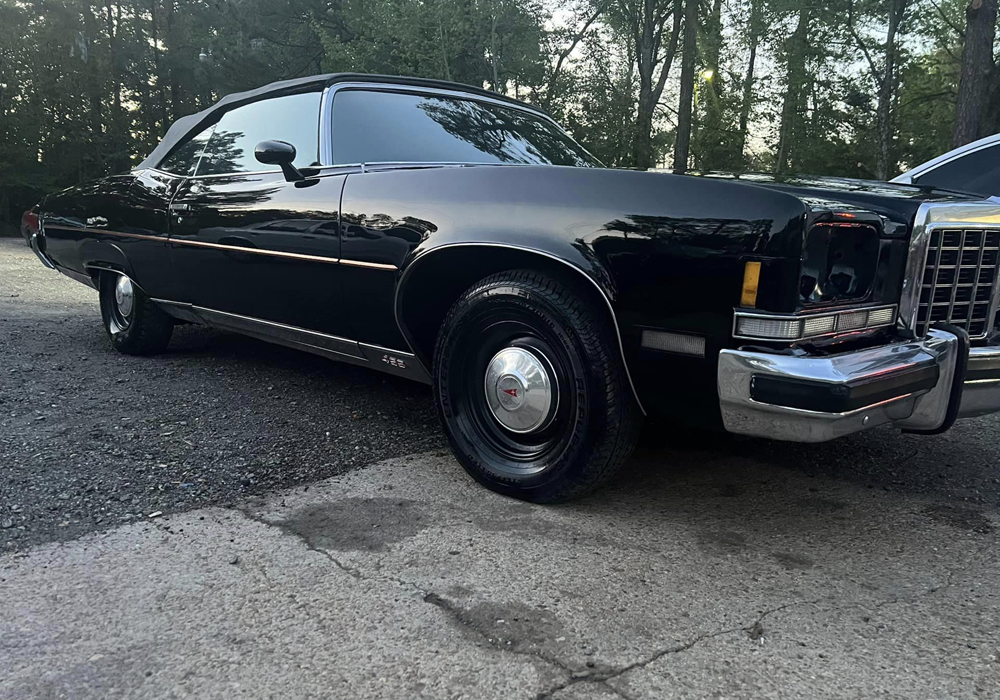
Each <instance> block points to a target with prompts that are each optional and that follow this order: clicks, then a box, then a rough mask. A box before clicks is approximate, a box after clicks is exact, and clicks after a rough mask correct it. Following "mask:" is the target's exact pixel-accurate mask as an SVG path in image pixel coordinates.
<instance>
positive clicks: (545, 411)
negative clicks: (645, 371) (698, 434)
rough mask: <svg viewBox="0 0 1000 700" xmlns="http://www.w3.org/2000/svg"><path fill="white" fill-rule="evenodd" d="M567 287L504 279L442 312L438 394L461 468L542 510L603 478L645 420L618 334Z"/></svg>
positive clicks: (478, 287) (523, 277)
mask: <svg viewBox="0 0 1000 700" xmlns="http://www.w3.org/2000/svg"><path fill="white" fill-rule="evenodd" d="M589 298H590V297H589V296H587V295H586V294H585V293H584V292H582V291H581V290H578V289H576V288H575V286H574V285H573V284H572V283H571V282H568V281H567V282H563V281H559V280H557V279H555V278H553V277H551V276H547V275H545V274H543V273H540V272H534V271H528V270H516V271H510V272H501V273H497V274H495V275H492V276H490V277H487V278H486V279H484V280H482V281H480V282H478V283H477V284H475V285H473V286H472V288H470V289H469V290H468V291H466V292H465V293H464V294H463V295H462V296H461V297H460V298H459V299H458V301H457V302H455V304H454V306H453V307H452V308H451V311H449V313H448V316H447V318H446V319H445V321H444V325H443V328H442V330H441V332H440V334H439V336H438V342H437V347H436V349H435V353H434V393H435V398H436V399H437V405H438V411H439V414H440V417H441V421H442V423H443V424H444V428H445V431H446V433H447V434H448V438H449V440H450V442H451V445H452V448H453V449H454V451H455V454H456V456H457V457H458V460H459V462H461V464H462V466H463V467H465V469H466V470H467V471H468V472H469V473H470V474H471V475H472V476H473V477H474V478H476V479H477V480H478V481H479V482H480V483H482V484H483V485H485V486H487V487H488V488H490V489H493V490H494V491H498V492H500V493H504V494H507V495H510V496H514V497H517V498H522V499H525V500H530V501H536V502H540V503H554V502H559V501H566V500H570V499H572V498H576V497H578V496H581V495H583V494H585V493H587V492H588V491H591V490H593V489H595V488H596V487H598V486H600V485H601V484H603V483H605V482H606V481H607V480H608V479H610V478H611V476H612V475H613V474H614V473H615V472H616V471H617V469H618V468H619V467H620V466H621V465H622V463H623V462H624V461H625V460H626V459H627V457H628V455H629V454H630V453H631V451H632V448H633V446H634V444H635V441H636V438H637V435H638V430H639V427H640V423H641V415H640V413H639V409H638V406H637V404H636V401H635V399H634V398H633V396H632V393H631V390H630V387H629V384H628V378H627V375H626V373H625V368H624V366H623V364H622V360H621V358H620V355H619V353H618V348H617V342H616V340H615V335H614V329H613V328H611V327H610V324H608V323H607V322H606V321H605V318H604V316H603V315H602V314H599V313H597V312H595V311H594V310H593V309H592V308H591V304H590V303H589Z"/></svg>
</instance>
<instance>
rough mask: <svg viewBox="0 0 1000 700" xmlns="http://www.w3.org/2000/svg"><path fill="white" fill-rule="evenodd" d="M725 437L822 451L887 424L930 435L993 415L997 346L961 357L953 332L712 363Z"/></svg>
mask: <svg viewBox="0 0 1000 700" xmlns="http://www.w3.org/2000/svg"><path fill="white" fill-rule="evenodd" d="M718 387H719V402H720V407H721V409H722V419H723V423H724V425H725V428H726V430H728V431H729V432H732V433H739V434H742V435H754V436H757V437H767V438H772V439H775V440H788V441H792V442H823V441H825V440H831V439H833V438H837V437H840V436H842V435H848V434H850V433H854V432H858V431H859V430H864V429H867V428H873V427H875V426H877V425H883V424H885V423H893V424H895V425H896V426H898V427H900V428H903V429H904V430H909V431H913V432H920V433H936V432H941V431H943V430H946V429H947V428H949V427H950V426H951V424H952V422H953V421H954V420H955V419H956V418H967V417H972V416H981V415H986V414H988V413H993V412H996V411H1000V347H997V346H988V347H975V348H971V349H970V348H969V344H968V339H967V338H965V337H964V336H963V335H962V334H961V332H960V331H959V332H956V333H951V332H949V331H948V330H945V329H933V330H931V331H930V333H929V334H928V335H927V336H926V337H924V338H920V339H919V340H913V341H906V342H901V343H893V344H890V345H882V346H879V347H875V348H869V349H866V350H858V351H855V352H847V353H841V354H837V355H829V356H825V357H814V356H807V355H783V354H775V353H766V352H755V351H751V350H723V351H722V352H721V353H720V354H719V376H718Z"/></svg>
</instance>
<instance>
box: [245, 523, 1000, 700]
mask: <svg viewBox="0 0 1000 700" xmlns="http://www.w3.org/2000/svg"><path fill="white" fill-rule="evenodd" d="M236 510H237V511H238V512H239V513H241V514H242V515H244V516H245V517H246V518H248V519H249V520H252V521H253V522H257V523H260V524H262V525H265V526H267V527H274V528H278V529H279V530H281V531H282V532H284V533H286V534H288V535H291V536H294V537H295V538H296V539H298V540H299V541H300V542H302V544H303V545H304V546H305V547H306V549H308V550H309V551H312V552H316V553H317V554H320V555H322V556H324V557H326V558H327V559H328V560H329V561H330V562H331V563H332V564H333V565H334V566H335V567H336V568H337V569H339V570H341V571H343V572H344V573H345V574H347V575H349V576H351V577H352V578H354V579H355V580H359V581H360V580H363V581H383V582H392V583H395V584H397V585H400V586H403V587H406V588H409V589H410V590H412V591H413V592H415V593H416V594H418V595H419V596H420V599H421V601H422V602H424V603H427V604H429V605H433V606H435V607H436V608H438V609H439V610H441V611H443V612H444V613H445V614H446V615H447V616H448V617H449V619H451V620H453V621H454V622H455V623H456V624H458V625H459V626H461V627H462V628H464V629H467V630H469V631H471V632H472V633H474V634H475V635H476V636H478V637H479V638H481V639H482V640H483V641H484V642H486V644H487V645H488V648H489V649H492V650H495V651H497V652H500V653H506V654H514V655H517V656H524V657H531V658H533V659H536V660H537V661H540V662H543V663H544V664H547V665H548V666H549V667H554V668H555V669H558V671H561V672H562V673H563V674H565V675H566V677H565V678H564V679H563V680H562V681H560V682H559V683H557V684H556V685H553V686H552V687H550V688H548V689H546V690H543V691H541V692H539V693H538V694H536V695H535V699H534V700H550V699H551V698H552V697H554V695H555V694H556V693H558V692H560V691H562V690H565V689H566V688H569V687H572V686H574V685H578V684H594V685H600V686H601V687H602V688H603V689H606V690H608V691H609V692H611V693H613V694H615V695H616V696H618V697H621V698H623V699H624V700H631V698H630V697H629V696H628V694H626V693H625V692H624V691H622V690H621V689H619V688H616V687H614V686H613V685H612V684H611V683H610V681H614V680H615V679H617V678H620V677H622V676H624V675H625V674H627V673H629V672H630V671H634V670H636V669H641V668H645V667H647V666H649V665H650V664H652V663H654V662H656V661H658V660H660V659H662V658H664V657H667V656H670V655H672V654H679V653H682V652H685V651H688V650H689V649H692V648H693V647H695V646H697V645H698V644H701V643H702V642H705V641H707V640H710V639H714V638H716V637H722V636H725V635H729V634H735V633H738V632H743V633H747V634H749V635H751V637H754V636H755V635H757V637H756V638H762V637H763V629H762V623H763V622H764V620H765V619H767V618H768V617H769V616H771V615H774V614H776V613H778V612H781V611H784V610H788V609H790V608H794V607H800V606H807V605H818V604H819V603H821V602H823V601H824V600H829V599H830V598H829V597H821V598H815V599H810V600H797V601H792V602H789V603H784V604H782V605H778V606H775V607H772V608H768V609H766V610H764V611H761V612H760V613H759V614H758V615H757V617H756V618H755V619H754V620H753V621H752V622H751V623H749V624H745V625H738V626H735V627H728V628H726V629H722V630H716V631H714V632H706V633H704V634H700V635H698V636H696V637H694V638H692V639H690V640H688V641H686V642H683V643H681V644H674V645H672V646H669V647H666V648H664V649H659V650H657V651H655V652H653V653H652V654H650V655H648V656H646V657H645V658H643V659H639V660H637V661H634V662H632V663H630V664H625V665H623V666H618V667H595V668H586V669H581V668H580V667H578V666H573V665H571V664H568V663H566V662H564V661H562V660H561V659H559V658H557V657H556V656H554V655H552V654H548V653H545V652H544V651H541V650H529V649H517V648H504V647H502V646H497V645H496V644H494V640H493V638H492V637H491V636H490V635H489V634H487V633H486V632H484V631H483V630H481V629H479V628H478V627H477V626H476V624H475V622H474V621H473V620H471V619H470V618H469V616H468V614H467V611H466V610H465V609H464V608H462V607H461V606H459V605H456V604H455V603H454V602H452V601H450V600H448V599H447V598H445V597H443V596H441V595H439V594H438V593H435V592H434V591H431V590H426V589H424V588H423V587H421V586H420V585H418V584H417V583H414V582H412V581H407V580H405V579H402V578H399V577H397V576H391V575H385V574H379V575H376V576H366V575H365V574H364V573H363V572H362V570H361V569H359V568H357V567H353V566H350V565H348V564H345V563H344V562H342V561H340V560H339V559H337V558H336V557H335V556H334V555H333V554H332V553H331V552H329V551H328V550H326V549H323V548H321V547H317V546H315V545H314V544H313V543H312V542H310V541H309V539H308V537H306V536H305V535H303V534H302V533H299V532H297V531H296V530H294V529H293V528H290V527H288V526H287V524H286V523H284V522H283V521H280V520H269V519H267V518H265V517H263V516H260V515H257V514H255V513H253V512H250V511H249V510H246V509H243V508H237V509H236ZM993 539H995V538H993ZM994 545H995V542H994V541H993V540H991V541H990V542H988V543H986V544H985V545H983V546H982V547H981V548H979V549H978V551H977V552H976V555H975V556H973V557H972V558H971V561H970V562H969V563H968V564H966V565H965V566H962V567H958V568H955V569H952V570H950V571H949V572H948V576H947V579H946V581H945V583H944V584H942V585H940V586H934V587H932V588H929V589H927V590H926V591H923V592H921V593H917V594H915V595H912V596H909V597H906V598H892V599H888V600H883V601H876V602H874V603H870V604H869V606H865V605H864V604H859V603H850V604H848V605H835V606H833V607H831V608H829V610H834V611H835V610H841V609H846V608H849V607H854V606H858V607H862V608H864V607H870V608H874V609H880V608H883V607H885V606H888V605H894V604H897V603H911V602H913V601H915V600H917V599H919V598H922V597H925V596H928V595H933V594H935V593H938V592H939V591H942V590H944V589H947V588H950V587H952V586H954V585H955V580H956V578H957V577H958V576H960V575H961V574H963V573H965V572H967V571H969V570H971V569H972V568H973V567H974V566H975V565H976V564H977V562H978V561H979V559H980V557H981V555H982V554H984V553H985V552H986V551H987V550H988V549H990V548H991V547H993V546H994ZM377 568H378V570H379V571H381V570H382V566H381V560H379V562H378V566H377Z"/></svg>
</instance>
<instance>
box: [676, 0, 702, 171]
mask: <svg viewBox="0 0 1000 700" xmlns="http://www.w3.org/2000/svg"><path fill="white" fill-rule="evenodd" d="M697 57H698V0H684V52H683V54H682V56H681V89H680V98H679V99H678V107H677V138H676V140H675V142H674V171H676V172H680V173H683V172H685V171H686V170H687V168H688V159H689V157H690V154H691V123H692V110H691V102H692V100H693V98H694V79H695V78H694V73H695V61H696V60H697Z"/></svg>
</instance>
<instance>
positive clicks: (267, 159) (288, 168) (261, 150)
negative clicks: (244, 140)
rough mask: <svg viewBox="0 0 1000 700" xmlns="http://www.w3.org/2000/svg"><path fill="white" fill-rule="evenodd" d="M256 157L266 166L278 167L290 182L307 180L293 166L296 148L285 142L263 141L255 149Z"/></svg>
mask: <svg viewBox="0 0 1000 700" xmlns="http://www.w3.org/2000/svg"><path fill="white" fill-rule="evenodd" d="M253 154H254V157H255V158H256V159H257V161H258V162H260V163H264V164H265V165H277V166H278V167H279V168H281V172H282V173H284V175H285V179H286V180H287V181H288V182H298V181H299V180H305V179H306V176H305V175H303V174H302V173H301V172H300V171H299V169H298V168H296V167H295V166H294V165H292V161H294V160H295V146H293V145H292V144H290V143H287V142H285V141H261V142H260V143H258V144H257V146H256V148H254V149H253Z"/></svg>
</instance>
